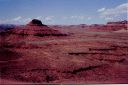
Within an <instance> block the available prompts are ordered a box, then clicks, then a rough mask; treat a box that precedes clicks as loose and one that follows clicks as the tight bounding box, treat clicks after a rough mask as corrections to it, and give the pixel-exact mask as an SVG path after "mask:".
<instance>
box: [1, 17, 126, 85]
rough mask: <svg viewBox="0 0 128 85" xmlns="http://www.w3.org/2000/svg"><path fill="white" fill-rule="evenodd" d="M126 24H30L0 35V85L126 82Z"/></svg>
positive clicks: (33, 21)
mask: <svg viewBox="0 0 128 85" xmlns="http://www.w3.org/2000/svg"><path fill="white" fill-rule="evenodd" d="M127 25H128V23H127V21H120V22H108V23H107V24H106V25H96V24H95V25H84V24H81V25H77V26H75V25H72V26H59V25H56V26H47V25H44V24H42V22H41V21H40V20H37V19H33V20H32V21H31V22H30V23H28V24H27V25H25V26H15V27H14V28H13V29H9V30H6V31H2V32H1V33H0V43H1V45H0V47H1V48H0V73H1V75H0V80H1V81H0V83H1V84H10V83H11V84H14V83H15V84H18V83H20V84H23V83H69V84H71V83H72V84H73V83H77V84H78V83H80V84H82V83H91V84H92V83H98V84H99V83H128V32H127V30H128V29H127ZM120 30H123V31H120Z"/></svg>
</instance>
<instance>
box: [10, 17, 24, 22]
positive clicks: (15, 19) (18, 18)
mask: <svg viewBox="0 0 128 85" xmlns="http://www.w3.org/2000/svg"><path fill="white" fill-rule="evenodd" d="M20 19H22V17H21V16H18V17H15V18H13V19H12V21H19V20H20Z"/></svg>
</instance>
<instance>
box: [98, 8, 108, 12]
mask: <svg viewBox="0 0 128 85" xmlns="http://www.w3.org/2000/svg"><path fill="white" fill-rule="evenodd" d="M105 10H106V8H100V9H98V10H97V12H104V11H105Z"/></svg>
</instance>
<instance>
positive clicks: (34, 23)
mask: <svg viewBox="0 0 128 85" xmlns="http://www.w3.org/2000/svg"><path fill="white" fill-rule="evenodd" d="M27 26H46V25H44V24H42V22H41V20H38V19H33V20H32V21H30V22H29V23H28V24H27Z"/></svg>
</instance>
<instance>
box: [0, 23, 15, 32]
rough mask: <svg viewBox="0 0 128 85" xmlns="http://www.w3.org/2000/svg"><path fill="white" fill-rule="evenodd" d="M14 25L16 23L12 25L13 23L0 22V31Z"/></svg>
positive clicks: (11, 27)
mask: <svg viewBox="0 0 128 85" xmlns="http://www.w3.org/2000/svg"><path fill="white" fill-rule="evenodd" d="M15 27H16V25H13V24H0V31H4V30H8V29H13V28H15Z"/></svg>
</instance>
